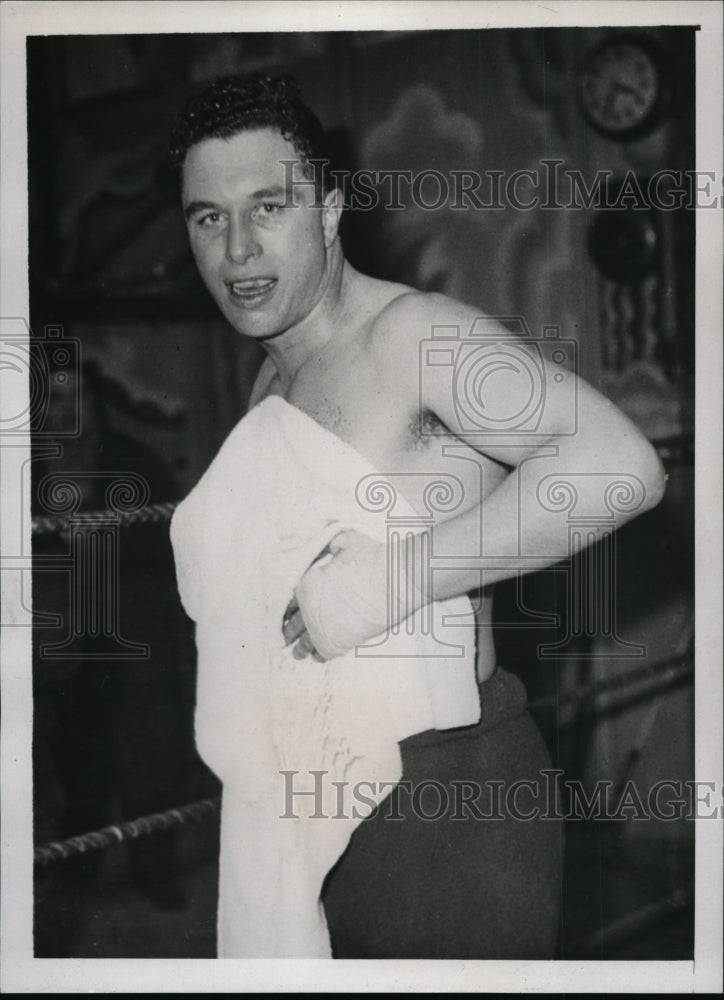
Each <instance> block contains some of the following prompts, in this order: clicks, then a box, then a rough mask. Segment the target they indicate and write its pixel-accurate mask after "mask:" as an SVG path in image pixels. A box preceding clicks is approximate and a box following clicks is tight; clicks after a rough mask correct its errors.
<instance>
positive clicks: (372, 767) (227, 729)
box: [171, 396, 480, 958]
mask: <svg viewBox="0 0 724 1000" xmlns="http://www.w3.org/2000/svg"><path fill="white" fill-rule="evenodd" d="M371 473H376V470H375V469H374V468H373V467H372V465H371V464H370V463H369V462H368V461H367V460H366V459H365V458H363V457H362V456H361V455H360V454H359V453H358V452H357V451H356V450H355V449H354V448H352V447H351V446H350V445H348V444H346V443H345V442H343V441H341V440H340V439H339V438H338V437H336V436H335V435H334V434H332V433H331V432H330V431H327V430H326V429H325V428H323V427H321V426H320V425H319V424H317V423H316V422H315V421H314V420H313V419H312V418H311V417H309V416H307V415H306V414H304V413H302V412H301V411H300V410H298V409H296V408H295V407H293V406H291V405H290V404H289V403H287V402H286V401H285V400H283V399H281V397H278V396H271V397H268V398H267V399H266V400H264V401H263V402H262V403H260V404H259V405H258V406H256V407H255V408H254V409H253V410H251V412H250V413H249V414H248V415H247V416H246V417H245V418H244V419H243V420H242V421H241V422H240V423H239V424H238V425H237V426H236V428H235V429H234V430H233V431H232V432H231V434H230V435H229V437H228V438H227V440H226V441H225V443H224V444H223V446H222V448H221V450H220V451H219V453H218V455H217V456H216V458H215V459H214V461H213V463H212V464H211V466H210V467H209V469H208V471H207V472H206V473H205V475H204V476H203V477H202V479H201V480H200V481H199V483H198V484H197V486H196V487H195V488H194V489H193V491H192V492H191V493H190V494H189V496H188V497H187V498H186V500H184V501H183V503H181V504H180V505H179V507H178V508H177V510H176V512H175V515H174V518H173V521H172V524H171V538H172V542H173V547H174V553H175V557H176V568H177V577H178V586H179V592H180V595H181V599H182V601H183V604H184V607H185V608H186V610H187V612H188V613H189V615H190V616H191V617H192V618H193V619H194V620H195V621H196V624H197V627H196V643H197V649H198V681H197V704H196V741H197V746H198V749H199V753H200V754H201V756H202V758H203V759H204V760H205V761H206V763H207V764H208V765H209V767H211V769H212V770H213V771H214V772H215V773H216V774H217V775H218V777H219V778H220V779H221V781H222V782H223V803H222V815H221V856H220V873H219V915H218V932H219V936H218V952H219V956H220V957H297V958H298V957H310V958H312V957H317V958H318V957H329V956H330V954H331V950H330V942H329V935H328V933H327V928H326V923H325V920H324V913H323V909H322V905H321V903H320V900H319V896H320V892H321V888H322V883H323V881H324V877H325V875H326V874H327V872H328V871H329V870H330V869H331V867H332V866H333V865H334V863H335V862H336V861H337V859H338V858H339V857H340V855H341V854H342V853H343V852H344V850H345V848H346V846H347V843H348V842H349V838H350V836H351V834H352V832H353V830H354V828H355V827H356V826H357V825H358V824H359V823H360V822H361V821H362V819H363V818H365V816H366V815H368V814H369V813H370V812H371V811H372V809H373V805H372V804H370V805H369V807H368V808H366V809H365V808H363V807H362V805H361V802H362V799H363V797H364V798H366V799H369V800H372V802H373V803H379V802H380V801H382V800H383V799H384V798H385V797H386V795H388V794H389V791H390V788H391V787H392V783H396V782H398V781H399V780H400V777H401V758H400V750H399V746H398V743H399V741H400V740H402V739H404V738H405V737H407V736H410V735H412V734H414V733H418V732H423V731H425V730H427V729H432V728H437V729H448V728H453V727H457V726H464V725H472V724H474V723H476V722H477V721H478V720H479V718H480V706H479V698H478V691H477V686H476V682H475V665H474V629H473V628H472V627H471V626H472V623H473V618H472V608H471V605H470V602H469V600H468V598H467V597H462V598H456V599H455V600H451V601H447V602H445V603H444V604H440V605H433V612H434V614H433V620H434V621H435V622H436V628H437V632H438V635H441V636H443V637H444V640H445V642H450V643H456V644H458V646H459V647H460V649H461V651H462V655H457V656H451V657H440V656H439V655H431V654H432V653H433V640H432V639H431V638H430V637H429V636H428V635H422V634H420V633H421V631H422V630H421V629H420V628H419V620H418V616H419V614H420V612H418V614H417V615H415V616H413V618H412V619H411V622H412V625H413V626H414V627H413V628H412V629H411V634H407V632H406V630H404V629H403V630H402V636H401V639H400V641H401V642H402V643H403V645H402V646H399V645H398V646H397V647H396V650H395V652H396V655H395V656H394V657H390V656H369V655H361V656H360V655H357V654H356V653H355V651H354V650H352V651H351V652H350V653H348V654H346V655H345V656H342V657H339V658H337V659H334V660H332V661H330V662H327V663H317V662H316V661H314V660H313V659H311V658H307V659H304V660H296V659H294V657H293V655H292V650H291V648H289V647H287V646H285V643H284V639H283V637H282V632H281V624H282V618H283V615H284V612H285V609H286V607H287V604H288V603H289V601H290V599H291V597H292V595H293V593H294V588H295V586H296V584H297V583H298V582H299V579H300V578H301V576H302V574H303V573H304V571H305V570H306V569H307V567H308V566H309V565H310V564H311V562H312V561H313V560H314V559H315V558H316V557H317V555H318V554H319V553H320V551H321V550H322V549H323V548H324V546H325V545H326V544H327V543H328V542H329V540H330V539H331V538H332V537H334V535H335V534H337V532H338V531H340V530H342V529H343V528H356V529H357V530H358V531H361V532H364V533H365V534H367V535H370V536H371V537H373V538H376V539H377V540H378V541H384V540H385V538H386V525H385V519H384V514H380V513H379V512H378V513H370V512H367V511H365V510H363V509H362V508H361V506H360V504H359V502H358V500H357V499H356V496H355V488H356V486H357V484H358V483H359V482H360V480H361V479H362V478H363V477H365V476H369V475H370V474H371ZM409 513H410V515H413V511H412V510H411V509H410V510H409ZM443 614H444V615H445V622H444V623H443V620H442V615H443ZM452 618H454V621H451V619H452ZM435 651H436V652H437V651H438V647H436V648H435ZM362 652H364V651H362ZM368 652H369V651H367V653H368ZM283 771H287V772H290V771H295V772H297V774H296V775H294V776H289V775H287V776H284V775H282V773H281V772H283ZM314 771H321V772H323V775H322V777H321V778H315V777H314V775H313V774H312V772H314ZM315 780H316V781H317V782H319V784H318V785H317V788H318V789H321V798H322V800H323V801H322V802H320V796H313V795H309V796H303V795H295V796H294V797H293V798H292V799H291V800H290V799H288V798H285V793H287V792H288V791H289V790H290V789H293V791H295V792H296V791H302V790H313V788H314V782H315ZM362 781H364V782H370V785H369V786H368V785H365V786H364V790H363V792H362V794H361V795H360V796H354V797H353V795H352V791H353V789H354V786H355V784H356V783H357V782H362ZM333 782H347V783H348V784H347V785H346V786H335V785H333V784H332V783H333ZM385 783H387V784H385ZM340 793H341V794H342V795H343V799H340V797H339V796H340ZM290 803H291V808H289V806H290ZM340 803H342V805H341V808H340ZM320 806H321V808H320ZM315 809H316V810H317V814H319V813H320V812H321V813H322V814H323V815H324V816H326V817H327V818H314V815H313V814H314V812H315ZM285 812H286V813H287V816H286V817H285V815H284V814H285ZM290 813H292V814H294V815H295V816H296V818H290V816H289V814H290ZM338 816H342V817H343V818H337V817H338ZM332 817H334V818H332Z"/></svg>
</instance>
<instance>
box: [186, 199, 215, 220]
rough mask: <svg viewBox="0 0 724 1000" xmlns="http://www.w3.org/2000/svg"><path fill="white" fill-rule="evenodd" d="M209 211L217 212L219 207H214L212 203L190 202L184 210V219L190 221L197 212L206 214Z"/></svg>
mask: <svg viewBox="0 0 724 1000" xmlns="http://www.w3.org/2000/svg"><path fill="white" fill-rule="evenodd" d="M210 210H212V211H215V212H218V211H219V206H218V205H215V204H214V203H213V201H191V202H189V203H188V205H187V206H186V208H185V209H184V218H186V219H190V218H191V216H192V215H196V213H197V212H208V211H210Z"/></svg>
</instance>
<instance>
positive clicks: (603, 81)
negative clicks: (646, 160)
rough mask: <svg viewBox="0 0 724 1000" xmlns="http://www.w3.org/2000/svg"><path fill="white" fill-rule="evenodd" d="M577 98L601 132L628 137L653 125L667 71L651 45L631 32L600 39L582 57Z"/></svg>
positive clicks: (663, 95) (659, 113) (664, 96)
mask: <svg viewBox="0 0 724 1000" xmlns="http://www.w3.org/2000/svg"><path fill="white" fill-rule="evenodd" d="M579 99H580V102H581V106H582V108H583V111H584V114H585V115H586V118H587V119H588V121H589V122H590V124H591V125H593V127H594V128H595V129H596V130H597V131H598V132H600V133H601V134H602V135H605V136H608V137H610V138H619V139H634V138H639V137H640V136H642V135H644V134H646V133H647V132H649V131H650V130H651V129H653V128H655V127H656V125H658V124H659V122H660V121H661V117H662V112H663V111H664V109H665V107H666V105H667V104H668V99H669V82H668V74H667V73H666V72H665V71H664V68H663V65H662V59H661V54H660V52H659V50H658V47H657V46H656V44H655V43H654V42H653V41H652V39H650V38H648V37H646V36H643V35H633V34H619V35H612V36H611V37H610V38H607V39H605V40H604V41H603V42H601V43H600V44H599V45H597V46H596V47H595V48H593V49H592V50H591V51H590V52H589V53H588V55H587V56H586V59H585V62H584V65H583V67H582V69H581V71H580V74H579Z"/></svg>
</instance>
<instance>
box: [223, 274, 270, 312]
mask: <svg viewBox="0 0 724 1000" xmlns="http://www.w3.org/2000/svg"><path fill="white" fill-rule="evenodd" d="M276 284H277V279H276V278H245V279H244V280H243V281H227V283H226V285H227V288H228V289H229V295H230V296H231V298H232V300H233V301H234V302H238V303H239V304H240V305H246V306H254V305H258V304H259V303H261V302H263V301H264V300H265V299H266V298H267V297H268V296H269V295H270V294H271V292H272V291H273V289H274V288H275V287H276Z"/></svg>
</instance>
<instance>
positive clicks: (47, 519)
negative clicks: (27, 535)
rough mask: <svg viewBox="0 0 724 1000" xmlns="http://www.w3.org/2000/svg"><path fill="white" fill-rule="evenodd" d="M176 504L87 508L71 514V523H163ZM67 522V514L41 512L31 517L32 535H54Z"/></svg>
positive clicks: (134, 524) (132, 525)
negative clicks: (128, 508)
mask: <svg viewBox="0 0 724 1000" xmlns="http://www.w3.org/2000/svg"><path fill="white" fill-rule="evenodd" d="M177 506H178V503H177V502H176V501H168V502H167V503H153V504H148V505H147V506H145V507H139V508H138V510H89V511H86V512H84V513H78V514H73V523H74V524H76V525H78V526H79V527H83V526H87V527H93V526H94V525H97V524H105V523H107V522H108V521H109V520H113V522H114V524H117V525H118V527H119V528H130V527H137V526H139V525H142V524H163V523H165V522H166V521H170V520H171V516H172V514H173V512H174V511H175V510H176V507H177ZM68 524H69V519H68V515H67V514H41V515H39V516H37V517H33V519H32V526H33V535H34V536H36V535H54V534H57V533H58V532H62V531H65V530H66V529H67V527H68Z"/></svg>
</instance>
